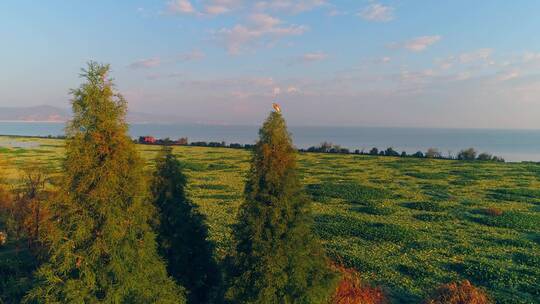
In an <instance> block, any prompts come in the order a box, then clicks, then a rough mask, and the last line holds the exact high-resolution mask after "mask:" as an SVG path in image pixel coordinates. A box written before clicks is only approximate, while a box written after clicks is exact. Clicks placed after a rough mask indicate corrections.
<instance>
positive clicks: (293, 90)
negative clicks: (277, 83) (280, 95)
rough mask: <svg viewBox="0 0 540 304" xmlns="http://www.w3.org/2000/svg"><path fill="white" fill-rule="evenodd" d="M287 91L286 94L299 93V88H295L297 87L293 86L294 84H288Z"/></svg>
mask: <svg viewBox="0 0 540 304" xmlns="http://www.w3.org/2000/svg"><path fill="white" fill-rule="evenodd" d="M287 93H288V94H299V93H300V89H299V88H297V87H294V86H289V87H288V88H287Z"/></svg>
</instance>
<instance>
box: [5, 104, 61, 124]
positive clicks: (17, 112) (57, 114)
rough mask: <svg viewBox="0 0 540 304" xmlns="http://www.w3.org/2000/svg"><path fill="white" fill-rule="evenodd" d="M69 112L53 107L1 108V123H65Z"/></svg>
mask: <svg viewBox="0 0 540 304" xmlns="http://www.w3.org/2000/svg"><path fill="white" fill-rule="evenodd" d="M69 117H70V114H69V111H67V110H65V109H61V108H56V107H53V106H47V105H43V106H34V107H0V121H50V122H63V121H66V120H68V119H69Z"/></svg>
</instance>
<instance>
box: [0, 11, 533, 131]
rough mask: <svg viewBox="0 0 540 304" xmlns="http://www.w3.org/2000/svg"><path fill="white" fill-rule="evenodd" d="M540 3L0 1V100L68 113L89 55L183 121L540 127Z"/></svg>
mask: <svg viewBox="0 0 540 304" xmlns="http://www.w3.org/2000/svg"><path fill="white" fill-rule="evenodd" d="M538 12H540V1H532V0H531V1H519V2H516V1H505V0H490V1H488V0H478V1H470V0H463V1H461V0H454V1H432V0H425V1H422V0H408V1H406V0H395V1H370V0H296V1H293V0H250V1H248V0H171V1H168V0H130V1H127V0H117V1H110V0H107V1H106V0H94V1H82V0H73V1H63V0H49V1H30V0H4V1H1V3H0V39H1V40H0V41H1V42H2V46H1V47H0V58H1V62H2V68H1V69H0V107H2V106H3V107H6V106H7V107H19V106H33V105H43V104H47V105H53V106H57V107H62V108H68V107H69V99H70V96H69V89H71V88H76V87H78V85H79V84H80V83H81V81H82V80H81V79H80V78H79V74H80V69H81V68H83V67H84V66H85V64H86V62H88V61H89V60H95V61H98V62H102V63H109V64H110V65H111V69H112V71H111V76H112V77H113V78H114V80H115V83H116V86H117V88H118V90H119V91H120V92H121V93H122V94H123V95H124V96H125V97H126V98H127V100H128V102H129V107H130V110H132V111H137V112H146V113H152V114H160V115H174V116H177V117H178V118H179V122H182V121H186V122H188V121H189V122H193V121H196V122H203V123H217V124H260V123H261V121H262V120H263V119H264V117H265V116H266V115H267V114H268V112H269V111H270V110H271V104H272V102H273V101H277V102H278V103H279V104H280V105H281V108H282V110H283V113H284V115H285V117H286V118H287V120H288V123H289V124H290V125H323V126H324V125H331V126H402V127H440V128H446V127H449V128H519V129H540V35H539V34H538V30H539V29H540V18H538Z"/></svg>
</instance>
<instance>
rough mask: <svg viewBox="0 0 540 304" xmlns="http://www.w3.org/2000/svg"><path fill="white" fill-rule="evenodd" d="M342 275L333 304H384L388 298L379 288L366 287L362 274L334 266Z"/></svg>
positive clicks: (333, 297)
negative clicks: (361, 277)
mask: <svg viewBox="0 0 540 304" xmlns="http://www.w3.org/2000/svg"><path fill="white" fill-rule="evenodd" d="M333 268H334V269H335V270H337V271H338V272H340V273H341V276H342V278H341V280H340V281H339V284H338V286H337V288H336V292H335V293H334V295H333V296H332V300H331V301H330V303H331V304H384V303H387V300H386V297H385V295H384V293H383V291H382V289H381V288H379V287H371V286H368V285H365V284H364V283H363V282H362V280H361V279H360V274H359V273H358V272H357V271H356V270H354V269H350V268H345V267H342V266H333Z"/></svg>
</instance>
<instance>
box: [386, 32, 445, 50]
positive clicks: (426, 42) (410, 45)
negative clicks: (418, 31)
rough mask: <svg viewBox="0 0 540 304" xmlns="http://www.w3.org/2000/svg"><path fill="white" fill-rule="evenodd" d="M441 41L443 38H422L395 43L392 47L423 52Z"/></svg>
mask: <svg viewBox="0 0 540 304" xmlns="http://www.w3.org/2000/svg"><path fill="white" fill-rule="evenodd" d="M439 40H441V36H420V37H416V38H413V39H411V40H409V41H405V42H403V43H397V44H396V43H394V44H391V45H390V47H394V48H395V47H398V48H405V49H407V50H409V51H413V52H421V51H423V50H425V49H426V48H428V47H429V46H431V45H433V44H435V43H436V42H438V41H439Z"/></svg>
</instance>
